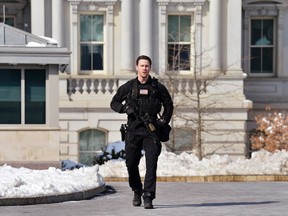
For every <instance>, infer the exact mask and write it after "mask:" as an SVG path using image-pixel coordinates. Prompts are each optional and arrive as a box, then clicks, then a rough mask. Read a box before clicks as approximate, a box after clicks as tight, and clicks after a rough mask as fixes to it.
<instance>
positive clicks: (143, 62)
mask: <svg viewBox="0 0 288 216" xmlns="http://www.w3.org/2000/svg"><path fill="white" fill-rule="evenodd" d="M151 64H152V61H151V59H150V58H149V57H148V56H145V55H141V56H139V57H138V58H137V59H136V70H137V73H138V80H139V81H140V82H146V81H147V79H148V77H149V73H150V70H151Z"/></svg>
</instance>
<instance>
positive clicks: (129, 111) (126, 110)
mask: <svg viewBox="0 0 288 216" xmlns="http://www.w3.org/2000/svg"><path fill="white" fill-rule="evenodd" d="M122 110H123V113H126V114H127V115H130V114H132V113H133V112H134V109H133V107H131V106H129V104H128V103H125V104H124V105H123V108H122Z"/></svg>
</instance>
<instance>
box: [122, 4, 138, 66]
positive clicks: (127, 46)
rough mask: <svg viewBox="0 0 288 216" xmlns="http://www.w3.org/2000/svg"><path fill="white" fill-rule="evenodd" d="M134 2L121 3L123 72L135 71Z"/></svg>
mask: <svg viewBox="0 0 288 216" xmlns="http://www.w3.org/2000/svg"><path fill="white" fill-rule="evenodd" d="M133 2H134V0H122V2H121V4H122V5H121V25H122V29H121V57H122V58H121V71H122V72H132V71H134V70H135V69H134V68H135V67H134V65H135V64H134V56H133V20H134V17H133Z"/></svg>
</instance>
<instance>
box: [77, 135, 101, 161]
mask: <svg viewBox="0 0 288 216" xmlns="http://www.w3.org/2000/svg"><path fill="white" fill-rule="evenodd" d="M79 139H80V140H79V142H80V147H79V150H80V154H79V155H80V163H82V164H85V165H93V159H94V157H95V156H96V155H97V152H99V151H101V149H102V148H104V147H105V133H104V132H103V131H99V130H95V129H89V130H85V131H82V132H80V134H79Z"/></svg>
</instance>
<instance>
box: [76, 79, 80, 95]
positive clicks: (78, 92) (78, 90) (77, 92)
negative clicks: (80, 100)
mask: <svg viewBox="0 0 288 216" xmlns="http://www.w3.org/2000/svg"><path fill="white" fill-rule="evenodd" d="M79 83H80V80H78V79H77V78H76V79H75V84H76V85H75V94H80V87H79V85H80V84H79Z"/></svg>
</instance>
